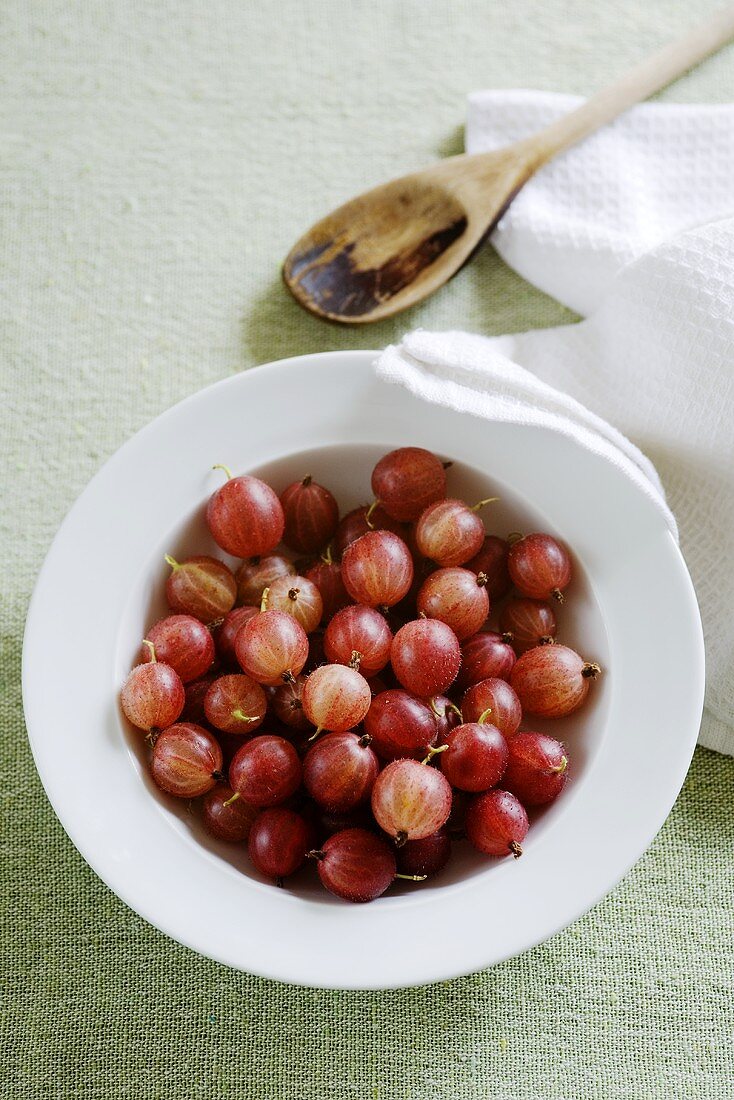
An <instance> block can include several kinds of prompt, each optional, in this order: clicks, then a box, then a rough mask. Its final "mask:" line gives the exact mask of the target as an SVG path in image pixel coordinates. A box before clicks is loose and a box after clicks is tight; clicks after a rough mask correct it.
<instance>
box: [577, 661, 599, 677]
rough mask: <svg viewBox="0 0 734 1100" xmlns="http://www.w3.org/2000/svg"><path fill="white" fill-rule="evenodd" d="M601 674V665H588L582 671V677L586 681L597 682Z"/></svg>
mask: <svg viewBox="0 0 734 1100" xmlns="http://www.w3.org/2000/svg"><path fill="white" fill-rule="evenodd" d="M600 672H601V665H596V664H591V663H587V664H585V665H584V667H583V668H582V669H581V675H582V676H583V678H584V679H585V680H595V679H596V677H597V676H598V675H599V673H600Z"/></svg>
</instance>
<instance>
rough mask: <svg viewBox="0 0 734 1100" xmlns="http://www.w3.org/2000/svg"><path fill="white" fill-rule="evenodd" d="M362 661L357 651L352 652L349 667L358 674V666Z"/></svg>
mask: <svg viewBox="0 0 734 1100" xmlns="http://www.w3.org/2000/svg"><path fill="white" fill-rule="evenodd" d="M361 661H362V654H361V653H360V652H359V650H358V649H353V650H352V656H351V657H350V658H349V667H350V668H353V669H354V671H355V672H359V666H360V664H361Z"/></svg>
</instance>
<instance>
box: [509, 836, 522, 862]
mask: <svg viewBox="0 0 734 1100" xmlns="http://www.w3.org/2000/svg"><path fill="white" fill-rule="evenodd" d="M509 849H510V851H511V852H512V855H513V857H514V858H515V859H519V858H520V856H521V855H522V847H521V845H520V844H518V843H517V841H516V840H511V841H510V843H509Z"/></svg>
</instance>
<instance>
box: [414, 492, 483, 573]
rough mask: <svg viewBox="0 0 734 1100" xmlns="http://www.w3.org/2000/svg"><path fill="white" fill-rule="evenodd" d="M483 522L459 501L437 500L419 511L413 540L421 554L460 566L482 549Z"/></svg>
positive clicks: (438, 562)
mask: <svg viewBox="0 0 734 1100" xmlns="http://www.w3.org/2000/svg"><path fill="white" fill-rule="evenodd" d="M484 539H485V531H484V524H483V523H482V520H481V519H480V518H479V516H478V515H477V513H476V512H473V511H472V509H471V508H470V507H469V506H468V504H465V503H464V501H463V500H453V499H448V500H439V501H437V502H436V504H431V505H430V507H428V508H426V510H425V511H424V512H423V513H422V514H421V516H420V519H419V520H418V523H417V524H416V528H415V541H416V545H417V547H418V550H419V551H420V553H421V554H423V556H424V557H426V558H430V559H431V561H435V562H436V563H437V564H438V565H441V566H444V567H447V566H453V565H463V564H464V563H465V562H467V561H469V560H470V559H471V558H473V557H474V556H475V555H476V554H478V553H479V551H480V550H481V548H482V545H483V543H484Z"/></svg>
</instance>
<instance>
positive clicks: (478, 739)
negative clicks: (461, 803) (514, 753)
mask: <svg viewBox="0 0 734 1100" xmlns="http://www.w3.org/2000/svg"><path fill="white" fill-rule="evenodd" d="M443 744H445V745H448V746H449V747H448V749H446V751H445V752H442V753H441V755H440V757H439V759H440V762H441V771H442V772H443V774H444V775H445V776H446V778H447V779H448V781H449V783H450V784H451V786H452V787H457V788H458V789H459V790H460V791H469V792H470V793H474V794H476V793H478V792H480V791H488V790H490V788H491V787H496V786H497V784H498V783H499V781H500V779H501V778H502V776H503V775H504V772H505V768H506V767H507V760H508V749H507V742H506V741H505V739H504V737H503V736H502V734H501V733H500V731H499V730H498V729H497V727H496V726H492V725H490V724H489V723H488V722H466V723H464V725H462V726H457V727H456V729H453V730H451V731H450V733H448V734H447V736H446V737H445V738H444V739H443Z"/></svg>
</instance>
